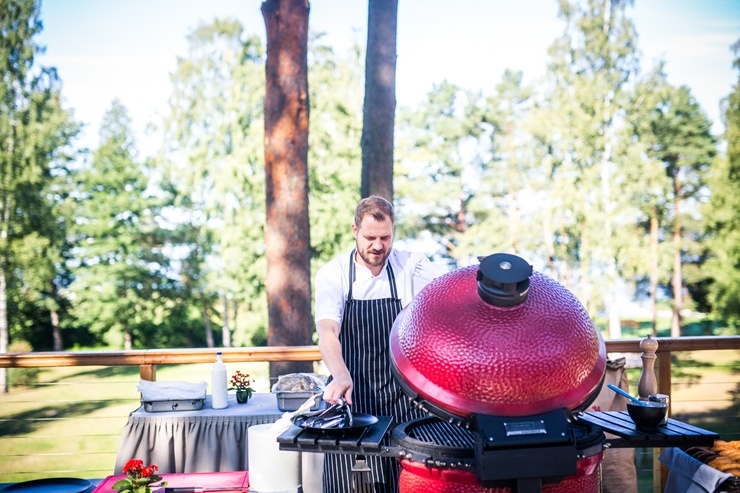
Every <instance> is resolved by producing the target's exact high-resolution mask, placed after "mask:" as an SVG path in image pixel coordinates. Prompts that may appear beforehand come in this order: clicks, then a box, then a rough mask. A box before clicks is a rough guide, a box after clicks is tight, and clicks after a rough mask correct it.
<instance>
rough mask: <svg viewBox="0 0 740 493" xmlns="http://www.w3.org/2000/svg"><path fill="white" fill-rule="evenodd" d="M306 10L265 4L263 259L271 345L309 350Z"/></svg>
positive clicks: (276, 0)
mask: <svg viewBox="0 0 740 493" xmlns="http://www.w3.org/2000/svg"><path fill="white" fill-rule="evenodd" d="M308 11H309V8H308V3H307V1H306V0H266V1H265V2H263V3H262V16H263V17H264V20H265V27H266V31H267V60H266V63H265V76H266V94H265V194H266V204H265V205H266V211H267V218H266V221H265V256H266V258H267V278H266V281H265V291H266V292H267V312H268V330H267V343H268V345H270V346H300V345H308V344H310V343H311V332H312V330H313V323H312V318H311V264H310V262H311V252H310V245H311V242H310V235H309V218H308V116H309V115H308V110H309V101H308ZM312 370H313V364H312V363H311V362H308V361H295V362H290V361H286V362H275V363H271V364H270V377H271V378H277V377H278V376H279V375H282V374H286V373H295V372H310V371H312Z"/></svg>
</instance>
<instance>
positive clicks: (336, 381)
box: [324, 372, 354, 406]
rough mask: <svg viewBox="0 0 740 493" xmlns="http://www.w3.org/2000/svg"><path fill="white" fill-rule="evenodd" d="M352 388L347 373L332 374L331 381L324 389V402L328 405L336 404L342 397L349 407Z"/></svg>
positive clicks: (352, 385)
mask: <svg viewBox="0 0 740 493" xmlns="http://www.w3.org/2000/svg"><path fill="white" fill-rule="evenodd" d="M353 388H354V384H353V383H352V377H350V376H349V372H344V373H341V374H339V375H335V374H332V381H331V382H330V383H329V385H327V386H326V388H324V400H325V401H326V402H328V403H329V404H336V403H337V401H338V400H339V398H340V397H343V398H344V400H345V401H346V402H347V404H349V405H350V406H351V405H352V389H353Z"/></svg>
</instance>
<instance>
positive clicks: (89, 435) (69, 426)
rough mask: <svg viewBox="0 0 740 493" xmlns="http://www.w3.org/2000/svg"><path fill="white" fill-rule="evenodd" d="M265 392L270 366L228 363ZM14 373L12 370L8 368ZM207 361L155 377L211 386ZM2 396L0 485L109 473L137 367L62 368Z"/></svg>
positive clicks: (134, 396) (135, 397) (133, 397)
mask: <svg viewBox="0 0 740 493" xmlns="http://www.w3.org/2000/svg"><path fill="white" fill-rule="evenodd" d="M227 367H228V368H229V371H230V372H233V371H235V370H237V369H238V370H241V371H242V372H244V373H249V374H250V375H251V376H252V377H253V378H255V379H256V380H257V381H256V384H255V388H256V389H257V390H258V391H260V392H267V391H269V382H268V378H267V376H268V372H269V369H268V364H267V363H229V364H227ZM11 370H15V369H11ZM210 371H211V365H210V364H187V365H171V366H159V367H157V380H183V381H189V382H198V381H206V382H209V383H210ZM38 378H39V380H38V383H37V384H36V385H34V386H29V387H19V388H11V391H10V392H9V393H8V394H5V395H0V483H12V482H18V481H26V480H30V479H38V478H49V477H69V476H74V477H82V478H101V477H105V476H108V475H110V474H113V469H114V466H115V459H116V451H117V450H118V444H119V441H120V437H121V431H122V430H123V427H124V426H125V424H126V421H127V419H128V415H129V413H131V412H132V411H133V410H135V409H136V408H137V407H138V406H139V392H138V391H137V390H136V386H137V385H138V383H139V368H138V366H119V367H61V368H45V369H42V370H41V371H40V372H39V375H38Z"/></svg>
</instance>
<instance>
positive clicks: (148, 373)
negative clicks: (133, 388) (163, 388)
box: [139, 365, 157, 382]
mask: <svg viewBox="0 0 740 493" xmlns="http://www.w3.org/2000/svg"><path fill="white" fill-rule="evenodd" d="M139 377H141V379H142V380H149V381H150V382H156V381H157V365H139Z"/></svg>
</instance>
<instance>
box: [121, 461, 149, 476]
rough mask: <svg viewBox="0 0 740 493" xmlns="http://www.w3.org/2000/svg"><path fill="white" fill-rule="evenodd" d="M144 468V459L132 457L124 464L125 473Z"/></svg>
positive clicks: (135, 471) (139, 470) (136, 471)
mask: <svg viewBox="0 0 740 493" xmlns="http://www.w3.org/2000/svg"><path fill="white" fill-rule="evenodd" d="M143 468H144V461H142V460H139V459H131V460H130V461H128V462H127V463H126V465H125V466H123V474H128V473H129V471H130V472H133V473H138V472H141V470H142V469H143Z"/></svg>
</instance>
